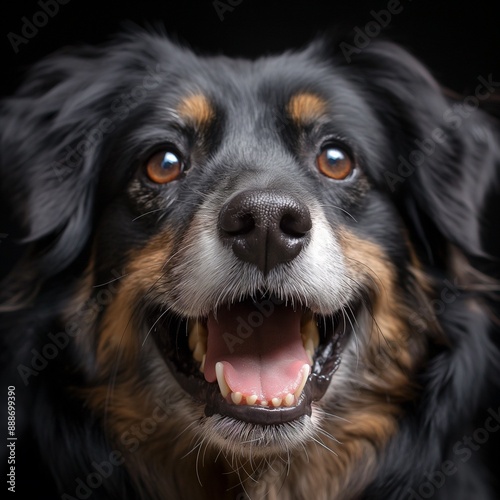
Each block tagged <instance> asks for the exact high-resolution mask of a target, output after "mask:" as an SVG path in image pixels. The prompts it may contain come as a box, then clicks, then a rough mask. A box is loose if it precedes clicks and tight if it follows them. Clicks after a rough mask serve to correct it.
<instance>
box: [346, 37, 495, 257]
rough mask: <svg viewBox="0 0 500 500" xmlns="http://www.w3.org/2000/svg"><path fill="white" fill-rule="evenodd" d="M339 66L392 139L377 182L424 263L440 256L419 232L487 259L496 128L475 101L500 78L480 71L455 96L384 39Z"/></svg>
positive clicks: (484, 96)
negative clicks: (485, 229)
mask: <svg viewBox="0 0 500 500" xmlns="http://www.w3.org/2000/svg"><path fill="white" fill-rule="evenodd" d="M338 57H339V58H340V59H341V60H342V57H341V55H340V54H339V55H338ZM342 65H343V66H344V67H346V69H347V71H346V76H347V77H348V78H350V79H351V80H352V81H353V83H354V84H355V85H358V84H359V86H360V88H361V89H362V90H363V92H364V93H367V95H368V99H369V102H370V105H371V106H372V108H373V109H374V110H375V112H376V113H377V115H378V118H379V120H380V121H381V123H383V125H384V126H385V127H386V131H385V132H386V134H385V135H386V136H387V137H392V138H393V140H392V141H391V146H392V150H391V151H390V155H389V156H388V163H387V165H386V166H385V170H384V171H382V172H381V173H380V174H379V175H380V177H379V178H378V179H377V180H378V182H379V184H380V186H381V187H382V188H383V189H386V190H387V191H388V192H389V193H391V194H392V195H394V198H395V199H396V200H398V201H399V202H400V204H401V207H402V212H404V214H405V215H406V217H407V222H409V225H410V227H411V228H412V229H413V232H414V236H416V239H417V240H419V243H420V244H423V245H424V246H425V247H426V248H425V250H426V251H425V252H423V253H424V254H426V255H427V256H428V257H429V260H430V261H432V260H433V259H434V258H436V254H437V253H439V248H437V247H436V245H434V247H433V243H432V242H431V241H430V240H431V239H433V238H427V237H426V236H425V235H426V234H427V235H428V234H434V233H433V232H434V231H435V230H436V231H437V232H438V233H439V234H440V235H442V237H443V239H444V240H446V241H448V242H450V243H452V244H453V245H455V246H456V247H458V248H459V249H461V250H462V251H463V252H464V253H466V254H467V255H469V256H479V257H485V256H486V255H485V252H484V250H483V248H484V245H483V244H482V223H484V222H486V221H485V220H484V219H485V217H487V214H485V203H486V202H487V200H488V198H489V197H490V196H493V195H494V193H495V191H496V193H498V190H499V182H500V179H499V172H500V168H499V163H500V146H499V144H500V141H499V138H500V137H499V135H500V134H499V131H500V128H499V127H498V123H497V122H496V121H495V120H494V119H493V118H492V117H490V116H488V115H487V114H486V113H484V112H483V111H482V110H481V109H479V108H478V106H479V107H480V106H481V105H482V104H483V103H484V102H486V101H487V100H488V99H489V98H490V97H491V96H492V95H493V94H494V93H495V92H498V93H499V94H500V82H496V81H494V80H493V78H492V75H485V76H478V79H477V84H476V86H475V88H474V89H473V91H472V93H470V94H469V95H468V96H464V98H463V99H460V100H458V101H456V100H453V99H451V98H448V97H447V95H446V94H447V93H446V92H445V91H443V89H442V88H441V87H440V86H439V85H438V84H437V82H436V81H435V80H434V78H433V77H432V76H431V74H430V73H429V72H428V70H427V69H425V68H424V66H422V64H421V63H420V62H418V61H417V60H416V59H415V58H414V57H413V56H412V55H411V54H409V53H408V52H407V51H405V50H404V49H402V48H401V47H399V46H396V45H394V44H392V43H389V42H377V41H372V42H371V44H370V45H369V46H368V47H366V48H365V49H360V51H359V53H358V54H356V55H354V56H353V57H352V61H351V62H350V63H347V61H346V60H345V59H344V60H342ZM366 82H369V84H368V85H367V84H366ZM433 240H434V242H435V243H437V245H440V243H441V242H440V241H439V238H434V239H433ZM431 263H432V262H431Z"/></svg>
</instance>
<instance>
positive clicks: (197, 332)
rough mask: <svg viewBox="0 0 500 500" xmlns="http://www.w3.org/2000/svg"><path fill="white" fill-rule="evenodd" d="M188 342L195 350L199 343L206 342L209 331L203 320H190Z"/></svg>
mask: <svg viewBox="0 0 500 500" xmlns="http://www.w3.org/2000/svg"><path fill="white" fill-rule="evenodd" d="M188 331H189V337H188V343H189V348H190V349H191V351H194V350H195V348H196V346H197V345H198V343H200V342H202V343H203V344H206V340H207V336H208V331H207V329H206V327H205V326H204V325H203V323H202V322H201V321H198V320H189V323H188Z"/></svg>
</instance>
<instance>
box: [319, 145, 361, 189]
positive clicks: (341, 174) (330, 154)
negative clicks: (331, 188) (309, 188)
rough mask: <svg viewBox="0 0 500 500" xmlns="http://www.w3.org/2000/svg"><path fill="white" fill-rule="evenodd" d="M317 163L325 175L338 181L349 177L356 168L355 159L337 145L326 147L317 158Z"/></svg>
mask: <svg viewBox="0 0 500 500" xmlns="http://www.w3.org/2000/svg"><path fill="white" fill-rule="evenodd" d="M316 164H317V166H318V169H319V171H320V172H321V173H322V174H323V175H326V176H327V177H330V179H335V180H336V181H341V180H343V179H345V178H347V177H348V176H349V174H350V173H351V172H352V171H353V169H354V164H353V161H352V160H351V158H350V157H349V156H348V154H347V153H345V152H344V151H342V149H339V148H335V147H330V148H326V149H324V150H323V151H322V152H321V154H319V155H318V157H317V158H316Z"/></svg>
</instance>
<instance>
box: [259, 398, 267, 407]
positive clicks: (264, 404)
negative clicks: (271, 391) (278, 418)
mask: <svg viewBox="0 0 500 500" xmlns="http://www.w3.org/2000/svg"><path fill="white" fill-rule="evenodd" d="M267 405H268V402H267V401H266V400H265V399H264V400H262V401H261V402H260V406H267Z"/></svg>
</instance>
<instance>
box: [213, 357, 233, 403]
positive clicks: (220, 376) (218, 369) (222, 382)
mask: <svg viewBox="0 0 500 500" xmlns="http://www.w3.org/2000/svg"><path fill="white" fill-rule="evenodd" d="M215 375H216V376H217V383H218V384H219V389H220V392H221V394H222V397H224V398H225V397H226V396H227V395H228V394H229V393H230V392H231V389H229V386H228V385H227V382H226V379H225V378H224V365H223V364H222V363H221V362H220V361H219V362H218V363H216V364H215Z"/></svg>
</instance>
